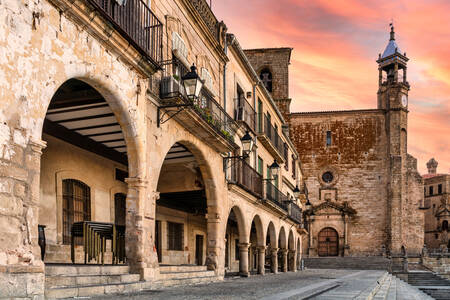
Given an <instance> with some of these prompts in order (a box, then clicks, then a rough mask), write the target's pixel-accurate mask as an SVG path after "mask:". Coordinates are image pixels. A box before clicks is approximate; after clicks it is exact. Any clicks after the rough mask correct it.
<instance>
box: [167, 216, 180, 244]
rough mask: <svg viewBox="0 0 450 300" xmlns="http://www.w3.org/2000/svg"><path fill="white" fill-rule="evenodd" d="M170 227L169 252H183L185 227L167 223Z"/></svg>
mask: <svg viewBox="0 0 450 300" xmlns="http://www.w3.org/2000/svg"><path fill="white" fill-rule="evenodd" d="M167 227H168V235H169V236H168V242H169V245H168V248H169V250H176V251H182V250H183V238H184V226H183V224H180V223H172V222H167Z"/></svg>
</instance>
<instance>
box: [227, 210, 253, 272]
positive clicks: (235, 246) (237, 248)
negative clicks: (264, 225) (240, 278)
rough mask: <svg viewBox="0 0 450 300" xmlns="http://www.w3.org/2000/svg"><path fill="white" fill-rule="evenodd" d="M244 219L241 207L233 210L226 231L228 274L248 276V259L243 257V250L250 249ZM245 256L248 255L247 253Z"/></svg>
mask: <svg viewBox="0 0 450 300" xmlns="http://www.w3.org/2000/svg"><path fill="white" fill-rule="evenodd" d="M247 240H248V238H246V233H245V228H244V219H243V215H242V212H241V210H240V209H239V207H237V206H234V207H233V208H231V210H230V213H229V215H228V219H227V225H226V229H225V272H226V274H228V275H230V274H238V273H243V275H245V274H248V265H244V264H243V261H244V260H245V261H247V262H248V257H242V252H243V249H245V248H247V249H248V241H247ZM247 251H248V250H247ZM245 256H247V253H246V252H245Z"/></svg>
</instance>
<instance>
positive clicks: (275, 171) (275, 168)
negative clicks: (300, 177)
mask: <svg viewBox="0 0 450 300" xmlns="http://www.w3.org/2000/svg"><path fill="white" fill-rule="evenodd" d="M269 168H270V174H271V175H272V177H273V176H278V174H279V173H280V165H279V164H278V163H277V160H276V159H275V160H274V161H273V163H272V164H271V165H270V167H269Z"/></svg>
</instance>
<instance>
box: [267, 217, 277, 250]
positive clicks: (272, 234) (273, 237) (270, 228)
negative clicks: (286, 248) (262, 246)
mask: <svg viewBox="0 0 450 300" xmlns="http://www.w3.org/2000/svg"><path fill="white" fill-rule="evenodd" d="M266 237H268V238H269V239H270V246H271V247H272V248H277V247H278V239H277V231H276V230H275V225H274V224H273V222H272V221H270V222H269V225H267V234H266Z"/></svg>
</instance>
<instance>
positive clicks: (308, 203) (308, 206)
mask: <svg viewBox="0 0 450 300" xmlns="http://www.w3.org/2000/svg"><path fill="white" fill-rule="evenodd" d="M311 207H312V205H311V202H309V199H307V200H306V203H305V208H306V210H310V209H311Z"/></svg>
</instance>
